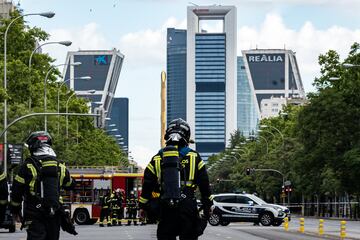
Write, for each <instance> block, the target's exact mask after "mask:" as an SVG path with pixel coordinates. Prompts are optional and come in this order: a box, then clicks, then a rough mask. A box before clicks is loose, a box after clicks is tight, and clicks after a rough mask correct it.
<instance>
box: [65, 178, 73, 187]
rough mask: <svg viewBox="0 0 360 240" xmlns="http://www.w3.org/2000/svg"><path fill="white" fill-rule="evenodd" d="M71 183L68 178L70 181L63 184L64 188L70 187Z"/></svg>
mask: <svg viewBox="0 0 360 240" xmlns="http://www.w3.org/2000/svg"><path fill="white" fill-rule="evenodd" d="M71 183H72V179H71V178H70V181H68V182H67V183H66V184H65V187H70V186H71Z"/></svg>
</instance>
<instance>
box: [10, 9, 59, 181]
mask: <svg viewBox="0 0 360 240" xmlns="http://www.w3.org/2000/svg"><path fill="white" fill-rule="evenodd" d="M35 15H37V16H42V17H47V18H52V17H54V16H55V13H53V12H43V13H28V14H24V15H20V16H18V17H16V18H14V19H13V20H12V21H11V22H10V23H9V25H8V26H7V28H6V30H5V34H4V91H5V92H6V90H7V78H6V77H7V75H6V74H7V65H6V61H7V56H6V53H7V34H8V31H9V29H10V27H11V25H12V24H13V23H14V22H15V21H17V20H19V19H20V18H23V17H26V16H35ZM3 127H4V129H6V128H7V99H6V98H4V126H3ZM4 173H5V174H6V173H7V131H6V132H5V133H4Z"/></svg>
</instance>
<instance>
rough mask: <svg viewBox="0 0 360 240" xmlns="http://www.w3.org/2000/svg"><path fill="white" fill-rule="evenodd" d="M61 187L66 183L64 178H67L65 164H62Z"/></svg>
mask: <svg viewBox="0 0 360 240" xmlns="http://www.w3.org/2000/svg"><path fill="white" fill-rule="evenodd" d="M59 166H60V187H61V186H62V185H63V184H64V178H65V170H66V168H65V165H63V164H60V165H59Z"/></svg>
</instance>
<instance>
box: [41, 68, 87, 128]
mask: <svg viewBox="0 0 360 240" xmlns="http://www.w3.org/2000/svg"><path fill="white" fill-rule="evenodd" d="M80 64H81V63H80V62H76V63H73V64H70V65H73V66H78V65H80ZM64 65H67V64H58V65H55V66H51V67H50V68H49V70H48V71H47V73H46V75H45V79H44V113H46V111H47V94H46V85H47V79H48V77H49V74H50V73H51V72H52V71H53V70H54V69H55V68H57V67H60V66H64ZM44 129H45V131H47V116H46V115H45V123H44Z"/></svg>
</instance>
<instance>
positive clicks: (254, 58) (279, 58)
mask: <svg viewBox="0 0 360 240" xmlns="http://www.w3.org/2000/svg"><path fill="white" fill-rule="evenodd" d="M248 60H249V62H284V55H277V54H271V55H268V54H258V55H249V56H248Z"/></svg>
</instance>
